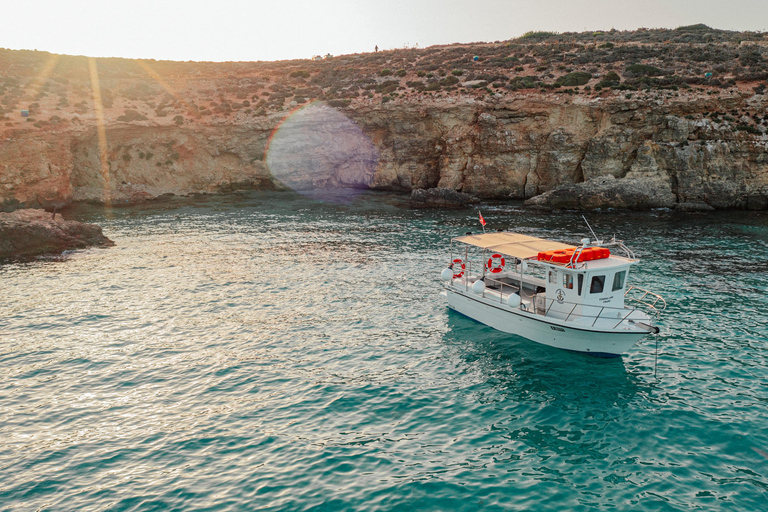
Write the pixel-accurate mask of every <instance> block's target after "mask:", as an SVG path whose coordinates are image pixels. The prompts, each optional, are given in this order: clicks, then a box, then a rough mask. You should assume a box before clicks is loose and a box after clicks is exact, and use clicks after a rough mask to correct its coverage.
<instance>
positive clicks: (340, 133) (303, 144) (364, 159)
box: [265, 101, 378, 197]
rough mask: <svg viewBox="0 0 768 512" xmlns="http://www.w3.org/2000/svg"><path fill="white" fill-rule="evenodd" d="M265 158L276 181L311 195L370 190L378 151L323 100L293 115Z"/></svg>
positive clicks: (277, 132)
mask: <svg viewBox="0 0 768 512" xmlns="http://www.w3.org/2000/svg"><path fill="white" fill-rule="evenodd" d="M265 154H266V157H265V161H266V162H267V166H268V167H269V170H270V172H271V173H272V176H273V177H274V178H275V179H277V180H278V181H280V183H282V184H283V185H285V186H286V187H288V188H291V189H293V190H295V191H297V192H300V193H303V194H312V195H317V193H318V192H323V191H325V192H331V191H340V190H342V191H354V190H363V189H367V188H369V187H370V186H371V184H372V183H373V177H374V173H375V171H376V165H377V163H378V152H377V150H376V147H375V146H374V145H373V143H372V142H371V140H370V139H369V138H368V136H367V135H365V133H363V131H362V130H361V129H360V127H359V126H358V125H357V124H356V123H355V122H354V121H352V120H351V119H349V118H348V117H347V116H345V115H344V114H342V113H341V112H339V111H338V110H336V109H334V108H332V107H330V106H328V105H326V104H325V103H323V102H320V101H315V102H312V103H310V104H309V105H306V106H304V107H301V108H297V109H295V110H293V111H292V112H291V113H290V114H288V116H286V118H285V119H283V121H281V123H280V124H279V125H278V126H277V127H276V128H275V129H274V130H273V131H272V134H271V135H270V138H269V141H268V143H267V147H266V149H265ZM346 196H347V197H348V194H346Z"/></svg>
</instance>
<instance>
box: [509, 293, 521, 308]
mask: <svg viewBox="0 0 768 512" xmlns="http://www.w3.org/2000/svg"><path fill="white" fill-rule="evenodd" d="M507 304H509V305H510V307H513V308H516V307H518V306H519V305H520V295H518V294H516V293H513V294H511V295H510V296H509V297H507Z"/></svg>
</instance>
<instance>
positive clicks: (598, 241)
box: [581, 214, 602, 243]
mask: <svg viewBox="0 0 768 512" xmlns="http://www.w3.org/2000/svg"><path fill="white" fill-rule="evenodd" d="M581 218H582V219H584V222H586V223H587V227H588V228H589V230H590V231H592V226H590V225H589V221H587V218H586V217H585V216H584V215H583V214H582V215H581ZM592 237H593V238H594V240H595V243H600V242H601V241H602V240H598V239H597V235H596V234H595V232H594V231H592Z"/></svg>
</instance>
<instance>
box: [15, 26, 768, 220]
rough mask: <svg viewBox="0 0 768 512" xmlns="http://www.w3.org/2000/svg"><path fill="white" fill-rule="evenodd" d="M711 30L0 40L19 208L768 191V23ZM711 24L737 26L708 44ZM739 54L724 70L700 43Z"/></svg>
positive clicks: (542, 202) (678, 201)
mask: <svg viewBox="0 0 768 512" xmlns="http://www.w3.org/2000/svg"><path fill="white" fill-rule="evenodd" d="M696 27H699V26H696ZM682 28H686V27H682ZM694 28H695V27H694ZM706 28H707V27H705V29H706ZM691 30H694V29H691ZM695 30H696V31H697V32H691V31H690V30H689V31H682V32H675V31H666V32H665V31H660V32H659V31H657V32H658V33H656V32H654V33H652V34H651V36H653V37H657V38H661V39H659V40H660V41H664V43H665V44H664V45H661V46H656V47H654V48H653V51H650V50H648V48H645V47H644V46H643V45H642V44H640V45H638V44H637V41H636V40H635V39H637V38H638V37H640V36H643V37H645V36H647V35H648V33H640V34H639V35H638V33H630V34H629V35H627V34H624V33H613V32H611V33H600V35H597V34H598V33H594V35H589V34H576V35H572V36H567V37H571V39H572V40H568V39H567V37H566V36H563V37H559V36H557V37H559V39H557V40H556V41H555V42H546V41H544V42H541V41H530V40H529V41H524V42H520V41H511V42H504V43H494V44H491V43H489V44H487V45H475V46H462V45H457V46H450V47H435V48H430V49H425V50H408V51H405V50H403V51H392V52H379V53H378V54H375V55H373V54H371V55H352V56H344V57H342V58H334V59H333V60H326V61H323V62H314V61H312V62H309V61H289V62H284V63H222V64H213V63H154V62H152V63H147V62H144V61H127V60H122V59H90V65H89V62H88V59H86V58H84V57H83V58H80V57H61V56H50V54H44V55H42V52H41V55H38V54H36V53H35V54H32V53H31V52H28V54H26V53H23V52H10V51H3V50H0V64H2V65H3V66H0V69H2V70H4V71H2V73H4V75H2V76H0V95H2V96H0V100H1V101H2V102H3V105H4V107H2V108H0V122H3V124H2V125H0V206H2V208H3V209H6V210H10V209H14V208H17V207H20V206H32V207H35V206H48V205H54V206H61V205H64V204H66V203H68V202H71V201H96V202H105V203H107V202H109V203H113V204H120V203H130V202H137V201H143V200H148V199H151V198H155V197H158V196H161V195H163V194H177V195H184V194H192V193H199V192H207V193H212V192H219V191H226V190H230V189H232V188H240V187H256V188H294V189H303V188H332V187H333V188H335V187H362V188H374V189H383V190H396V191H403V192H409V191H412V190H415V189H430V188H440V189H450V190H454V191H457V192H463V193H466V194H470V195H472V196H477V197H479V198H501V199H507V198H511V199H525V200H527V204H529V205H532V206H544V207H566V208H605V207H619V208H656V207H680V208H688V209H707V208H716V209H726V208H750V209H766V208H768V134H767V133H768V116H766V106H767V105H768V97H767V96H766V95H765V92H766V85H765V83H764V80H765V79H766V78H768V72H766V73H764V72H763V71H764V68H768V40H766V37H765V36H764V35H762V34H747V35H744V34H743V33H740V35H739V38H736V36H734V35H733V34H734V33H730V32H725V31H712V30H711V29H710V31H709V32H707V31H705V32H706V33H703V35H702V33H701V31H702V30H704V29H701V28H700V27H699V28H695ZM622 34H624V35H622ZM692 34H693V35H692ZM705 36H706V37H707V38H709V39H702V41H711V40H712V38H713V37H715V38H720V42H719V43H717V44H713V43H711V42H707V43H700V44H699V43H696V44H699V46H698V47H693V46H692V45H693V44H694V43H692V42H691V41H697V40H696V39H695V37H705ZM547 37H550V39H551V37H555V36H547ZM692 37H693V38H694V39H691V38H692ZM586 38H590V41H589V42H586V43H585V42H584V40H585V39H586ZM622 38H623V39H622ZM633 38H635V39H633ZM664 38H667V39H664ZM749 38H752V40H754V41H745V39H749ZM646 39H647V38H646ZM644 40H645V39H644ZM604 41H608V42H604ZM747 42H749V45H747V46H745V43H747ZM531 43H535V44H531ZM691 48H693V49H694V50H696V52H699V53H693V54H692V53H691V52H692V49H691ZM664 52H667V53H666V54H664ZM472 54H475V55H478V54H479V55H481V56H483V59H484V63H483V64H478V61H479V62H483V60H479V59H474V58H472V59H471V60H470V56H471V55H472ZM678 54H679V55H678ZM627 55H629V56H631V57H632V59H634V60H635V61H637V60H641V61H642V62H644V64H636V63H632V64H627V63H626V62H621V61H620V60H619V59H628V58H629V57H626V56H627ZM702 55H703V57H702ZM729 56H731V57H733V58H736V59H738V62H737V63H736V64H718V66H717V67H715V68H713V69H715V71H714V72H715V73H716V78H714V79H713V78H707V79H706V81H703V80H702V79H701V78H699V77H698V76H697V75H696V74H697V73H699V72H701V71H702V70H701V69H700V68H696V67H691V66H689V64H688V63H687V62H688V61H686V59H689V60H690V59H694V61H696V62H700V60H696V59H705V60H706V59H708V58H711V59H713V60H712V62H718V63H722V62H727V61H725V60H723V59H726V58H728V57H729ZM14 59H15V60H14ZM46 59H47V60H46ZM470 62H471V64H470ZM554 62H563V64H562V65H558V66H555V65H554V64H553V63H554ZM19 63H22V64H25V66H26V67H24V66H21V65H20V64H19ZM137 63H138V65H137ZM705 64H706V62H705ZM569 65H570V66H581V68H583V69H584V70H585V71H579V72H576V71H572V68H569V67H568V66H569ZM664 65H665V66H667V67H669V66H672V65H675V66H677V68H676V69H674V70H669V69H668V70H663V69H661V67H662V66H664ZM35 66H37V67H35ZM382 66H391V67H392V69H389V68H384V69H382ZM686 66H688V67H686ZM398 67H401V68H402V69H399V70H397V72H396V73H395V72H394V70H395V69H397V68H398ZM446 68H447V69H450V68H454V69H453V71H452V72H450V73H448V72H447V70H446ZM561 68H562V70H561ZM615 69H617V70H619V71H621V72H622V73H623V76H619V75H618V74H617V73H615V72H614V71H612V70H615ZM51 70H53V71H51ZM89 70H90V71H89ZM541 70H544V71H541ZM46 72H47V73H49V74H50V77H48V78H45V79H42V80H41V79H40V78H39V77H40V76H45V73H46ZM535 73H538V74H535ZM761 73H763V74H761ZM711 74H712V73H709V75H711ZM763 75H765V76H763ZM20 77H21V78H20ZM491 82H493V83H492V84H491ZM576 84H577V85H576ZM563 85H571V86H573V85H576V86H575V87H573V88H568V89H564V88H563ZM580 87H583V88H581V89H580ZM3 94H4V95H3ZM311 100H318V101H311ZM27 105H28V106H29V110H28V112H29V116H30V117H27V118H24V117H23V116H20V115H19V112H20V110H19V107H24V106H27ZM24 112H27V110H25V111H24ZM24 115H26V114H24Z"/></svg>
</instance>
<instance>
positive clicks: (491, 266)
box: [485, 254, 507, 274]
mask: <svg viewBox="0 0 768 512" xmlns="http://www.w3.org/2000/svg"><path fill="white" fill-rule="evenodd" d="M506 263H507V262H506V261H505V260H504V256H502V255H501V254H492V255H491V257H490V258H488V263H487V264H486V265H485V268H487V269H488V270H489V271H490V272H491V274H498V273H499V272H501V271H502V270H504V265H506Z"/></svg>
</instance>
